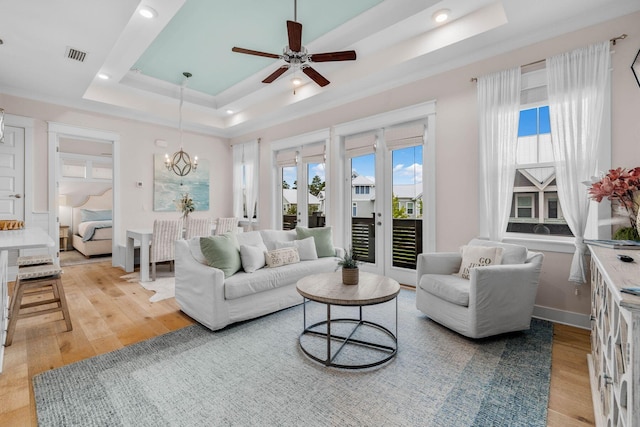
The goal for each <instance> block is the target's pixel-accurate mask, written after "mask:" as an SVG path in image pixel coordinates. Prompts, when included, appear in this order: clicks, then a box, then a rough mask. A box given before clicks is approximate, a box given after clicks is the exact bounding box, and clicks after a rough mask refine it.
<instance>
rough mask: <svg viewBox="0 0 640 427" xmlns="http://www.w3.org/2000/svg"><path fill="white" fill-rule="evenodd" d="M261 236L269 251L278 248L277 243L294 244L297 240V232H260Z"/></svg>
mask: <svg viewBox="0 0 640 427" xmlns="http://www.w3.org/2000/svg"><path fill="white" fill-rule="evenodd" d="M260 235H261V236H262V240H263V241H264V244H265V246H266V247H267V249H268V250H270V251H272V250H274V249H277V248H276V242H292V241H294V240H295V239H296V231H295V230H260Z"/></svg>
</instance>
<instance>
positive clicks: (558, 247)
mask: <svg viewBox="0 0 640 427" xmlns="http://www.w3.org/2000/svg"><path fill="white" fill-rule="evenodd" d="M503 242H504V243H513V244H516V245H522V246H526V247H527V249H529V250H532V251H544V252H558V253H565V254H572V253H574V252H575V251H576V246H575V243H574V242H575V239H574V238H573V237H560V236H557V237H544V238H540V237H538V236H532V235H525V236H517V235H514V234H507V236H506V237H505V238H504V239H503Z"/></svg>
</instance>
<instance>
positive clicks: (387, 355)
mask: <svg viewBox="0 0 640 427" xmlns="http://www.w3.org/2000/svg"><path fill="white" fill-rule="evenodd" d="M308 301H309V300H308V299H306V298H305V300H304V303H303V323H304V330H303V331H302V333H301V334H300V337H299V340H298V342H299V344H300V349H301V350H302V351H303V352H304V354H306V355H307V356H308V357H309V358H310V359H313V360H315V361H316V362H320V363H322V364H324V365H325V366H331V367H334V368H342V369H365V368H371V367H374V366H378V365H382V364H383V363H386V362H388V361H389V360H391V359H393V358H394V357H395V356H396V354H397V353H398V299H397V298H395V305H396V319H395V326H396V328H395V329H396V331H395V334H394V333H393V332H391V331H390V330H389V329H387V328H385V327H384V326H382V325H379V324H377V323H374V322H370V321H368V320H363V319H362V307H358V311H359V318H358V319H349V318H340V319H332V318H331V304H327V320H323V321H321V322H317V323H314V324H313V325H310V326H307V302H308ZM336 323H352V324H354V325H355V326H354V328H353V329H352V330H351V332H350V333H349V335H347V336H342V335H333V334H331V325H334V324H336ZM322 325H326V327H327V332H320V331H314V330H313V328H316V327H318V326H322ZM360 327H369V328H375V329H378V330H379V331H381V332H383V333H384V334H386V335H387V336H389V337H390V338H391V339H392V340H393V346H388V345H383V344H379V343H375V342H371V341H363V340H359V339H355V338H353V335H354V334H355V332H356V331H357V330H358V329H359V328H360ZM305 335H316V336H320V337H325V338H326V341H327V354H326V358H322V357H320V356H319V355H315V354H312V353H311V352H310V351H309V350H307V349H306V348H305V346H304V344H303V343H302V341H303V339H302V337H303V336H305ZM332 341H339V342H340V347H339V348H338V350H336V352H335V354H334V355H333V356H332V355H331V344H332ZM347 344H350V345H358V346H362V347H368V348H372V349H375V350H381V351H382V353H383V354H384V357H382V358H381V359H379V360H376V361H375V362H371V363H365V364H349V365H347V364H341V363H336V362H334V360H335V359H336V357H337V356H338V355H339V354H340V352H341V351H342V349H343V348H344V347H345V346H346V345H347Z"/></svg>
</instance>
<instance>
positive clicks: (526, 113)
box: [518, 106, 551, 137]
mask: <svg viewBox="0 0 640 427" xmlns="http://www.w3.org/2000/svg"><path fill="white" fill-rule="evenodd" d="M538 112H540V132H538V129H537V115H538ZM538 133H540V134H545V133H551V125H550V123H549V107H548V106H545V107H540V108H531V109H529V110H522V111H520V122H519V123H518V136H519V137H520V136H531V135H537V134H538Z"/></svg>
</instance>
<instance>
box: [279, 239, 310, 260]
mask: <svg viewBox="0 0 640 427" xmlns="http://www.w3.org/2000/svg"><path fill="white" fill-rule="evenodd" d="M276 248H278V249H280V248H297V249H298V255H300V261H311V260H314V259H318V253H317V252H316V242H315V239H314V238H313V237H307V238H306V239H302V240H294V241H293V242H276Z"/></svg>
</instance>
